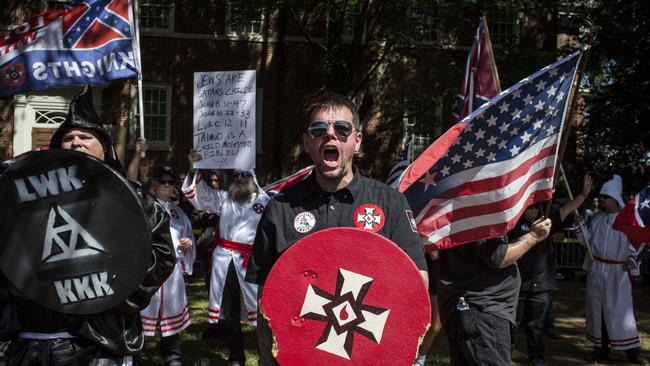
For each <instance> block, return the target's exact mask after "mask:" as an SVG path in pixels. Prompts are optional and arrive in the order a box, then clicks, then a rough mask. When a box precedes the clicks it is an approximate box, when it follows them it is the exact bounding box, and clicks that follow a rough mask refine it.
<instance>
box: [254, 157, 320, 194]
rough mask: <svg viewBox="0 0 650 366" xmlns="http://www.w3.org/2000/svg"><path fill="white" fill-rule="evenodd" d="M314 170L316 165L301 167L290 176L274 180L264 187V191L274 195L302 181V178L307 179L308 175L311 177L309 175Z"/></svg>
mask: <svg viewBox="0 0 650 366" xmlns="http://www.w3.org/2000/svg"><path fill="white" fill-rule="evenodd" d="M313 170H314V166H313V165H310V166H308V167H306V168H302V169H300V170H299V171H297V172H295V173H293V174H291V175H290V176H288V177H284V178H282V179H280V180H278V181H276V182H273V183H271V184H269V185H267V186H265V187H264V188H262V189H263V190H264V192H266V194H268V195H269V196H271V197H273V196H275V195H276V194H278V193H280V192H282V191H283V190H285V189H287V188H289V187H291V186H292V185H294V184H296V183H298V182H300V181H301V180H304V179H307V177H309V175H310V174H311V172H312V171H313Z"/></svg>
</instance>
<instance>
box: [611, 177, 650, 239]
mask: <svg viewBox="0 0 650 366" xmlns="http://www.w3.org/2000/svg"><path fill="white" fill-rule="evenodd" d="M614 229H616V230H619V231H622V232H623V233H625V235H627V238H628V239H629V240H630V243H632V244H633V245H634V246H635V247H636V249H637V250H638V249H639V247H640V246H641V244H643V243H650V184H648V185H647V186H646V187H645V188H643V189H642V190H641V192H639V193H637V194H636V195H635V196H634V197H632V198H631V199H630V201H629V202H628V203H627V204H626V205H625V207H624V208H623V209H622V210H621V212H620V213H619V214H618V216H616V221H614Z"/></svg>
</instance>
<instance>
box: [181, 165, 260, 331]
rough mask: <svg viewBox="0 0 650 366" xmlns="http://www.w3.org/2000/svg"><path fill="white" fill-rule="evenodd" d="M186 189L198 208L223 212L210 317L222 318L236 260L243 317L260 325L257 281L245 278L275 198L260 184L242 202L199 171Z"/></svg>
mask: <svg viewBox="0 0 650 366" xmlns="http://www.w3.org/2000/svg"><path fill="white" fill-rule="evenodd" d="M255 183H256V184H257V181H255ZM182 190H183V193H184V194H185V197H187V199H188V200H189V201H190V202H191V203H192V204H193V205H194V207H196V209H198V210H202V211H207V212H211V213H215V214H217V215H219V237H218V238H217V237H216V236H215V240H217V241H218V243H217V246H216V248H215V250H214V251H213V252H212V273H211V277H210V300H209V304H208V321H209V322H210V323H217V322H218V321H219V316H220V315H221V301H222V299H223V293H224V287H225V283H226V276H227V274H228V266H229V265H230V262H231V261H234V266H235V270H236V273H237V279H238V281H239V286H240V288H241V294H242V298H243V302H244V306H243V307H242V314H241V320H242V321H247V322H248V323H249V324H251V325H257V285H256V284H252V283H249V282H246V281H244V277H245V276H246V266H247V264H248V258H249V257H250V251H251V249H252V247H253V240H254V239H255V232H256V231H257V224H258V222H259V221H260V218H261V217H262V212H264V208H265V207H266V204H267V203H268V201H269V200H270V199H271V198H270V197H269V196H268V195H267V194H266V192H264V190H263V189H261V188H259V185H258V193H253V195H252V197H251V199H250V200H249V201H248V202H246V203H244V204H239V203H237V202H234V201H232V200H230V199H228V192H226V191H215V190H213V189H212V188H210V187H209V186H208V185H207V184H206V183H205V181H203V180H202V178H201V175H200V173H198V172H197V173H196V174H193V176H192V174H190V175H188V176H187V177H186V178H185V181H184V182H183V188H182ZM244 311H245V312H244Z"/></svg>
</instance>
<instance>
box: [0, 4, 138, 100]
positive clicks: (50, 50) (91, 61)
mask: <svg viewBox="0 0 650 366" xmlns="http://www.w3.org/2000/svg"><path fill="white" fill-rule="evenodd" d="M133 19H134V16H133V11H132V7H131V1H130V0H87V1H76V2H74V3H73V6H72V7H68V8H65V9H51V10H48V11H45V12H43V13H40V14H38V15H37V16H35V17H34V18H32V19H30V20H28V21H26V22H25V23H23V24H21V25H20V26H18V27H17V28H15V29H14V30H12V31H11V32H10V33H9V34H8V35H6V36H5V37H4V38H3V39H1V40H0V96H8V95H13V94H17V93H24V92H26V91H30V90H40V89H48V88H55V87H61V86H67V85H75V84H103V83H107V82H108V81H110V80H113V79H122V78H132V77H136V76H138V73H139V67H138V65H139V60H138V56H139V53H138V49H137V43H136V40H135V36H134V35H135V29H134V26H133Z"/></svg>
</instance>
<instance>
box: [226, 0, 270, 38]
mask: <svg viewBox="0 0 650 366" xmlns="http://www.w3.org/2000/svg"><path fill="white" fill-rule="evenodd" d="M264 24H265V18H264V7H263V6H260V4H259V1H255V0H228V1H227V3H226V33H227V34H228V35H233V36H236V35H250V34H253V35H261V34H263V33H264Z"/></svg>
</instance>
